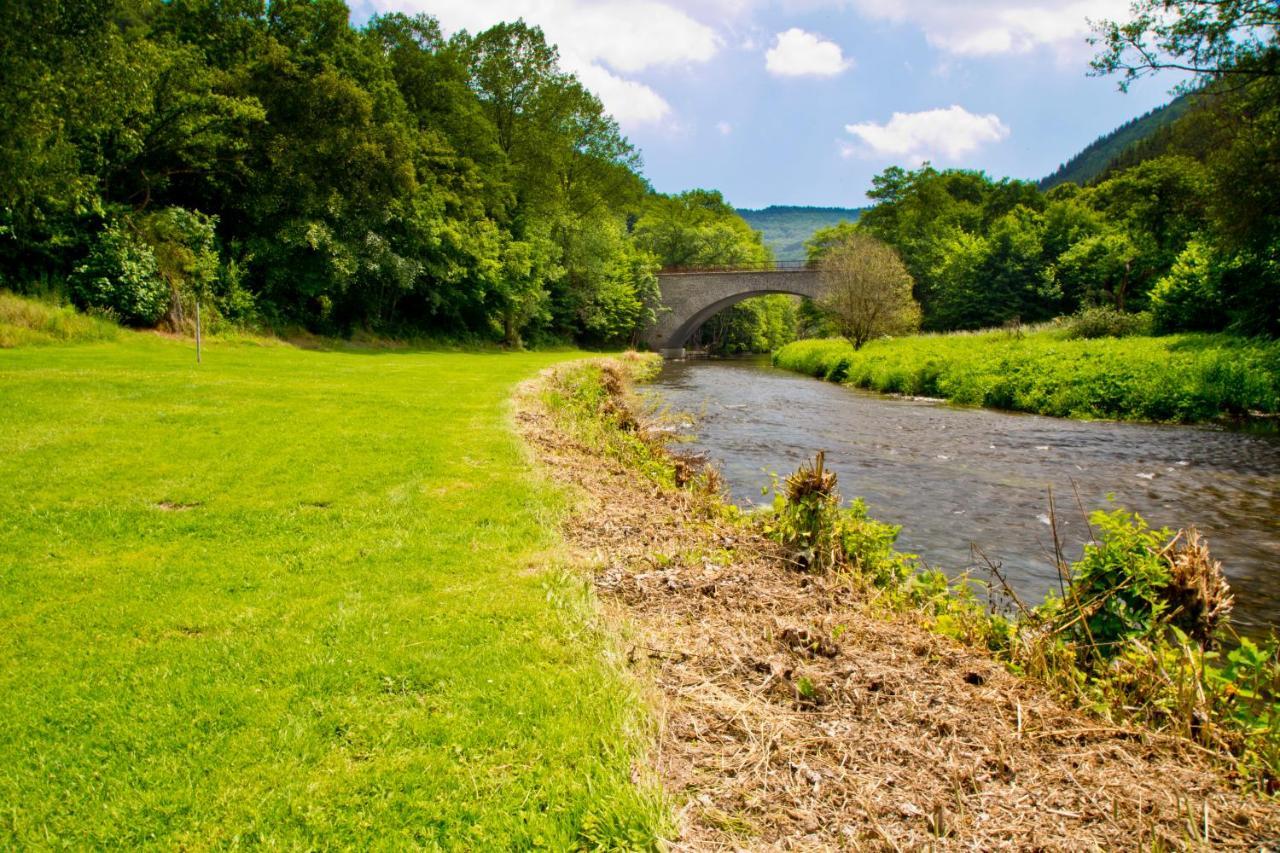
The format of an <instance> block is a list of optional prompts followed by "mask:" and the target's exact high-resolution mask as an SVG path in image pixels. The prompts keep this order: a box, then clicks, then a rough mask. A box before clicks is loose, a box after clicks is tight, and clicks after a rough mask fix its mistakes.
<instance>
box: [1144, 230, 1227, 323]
mask: <svg viewBox="0 0 1280 853" xmlns="http://www.w3.org/2000/svg"><path fill="white" fill-rule="evenodd" d="M1151 315H1152V320H1153V322H1154V323H1155V326H1156V329H1157V330H1158V331H1162V332H1182V331H1212V330H1214V329H1219V328H1221V327H1222V325H1223V321H1224V319H1225V317H1224V307H1223V304H1222V268H1221V260H1220V259H1219V258H1218V257H1217V256H1216V255H1215V253H1214V251H1213V249H1212V248H1211V247H1210V246H1208V245H1206V244H1205V243H1202V242H1201V241H1199V240H1194V241H1192V242H1191V243H1188V244H1187V247H1186V248H1185V249H1184V250H1183V251H1182V254H1180V255H1179V256H1178V260H1177V262H1176V263H1174V265H1173V268H1172V269H1170V270H1169V272H1168V274H1166V275H1165V276H1164V277H1163V278H1161V279H1160V281H1158V282H1156V285H1155V287H1154V288H1153V289H1152V291H1151Z"/></svg>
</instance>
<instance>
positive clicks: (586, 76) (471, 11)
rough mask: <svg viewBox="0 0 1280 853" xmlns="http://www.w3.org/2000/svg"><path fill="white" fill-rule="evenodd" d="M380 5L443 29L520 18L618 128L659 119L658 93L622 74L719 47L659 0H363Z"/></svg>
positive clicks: (707, 30) (704, 55)
mask: <svg viewBox="0 0 1280 853" xmlns="http://www.w3.org/2000/svg"><path fill="white" fill-rule="evenodd" d="M366 2H367V5H368V6H369V7H370V8H373V9H376V10H378V11H382V12H389V11H409V12H425V13H427V14H429V15H434V16H435V17H436V18H437V19H438V20H439V21H440V24H441V26H443V27H444V28H445V30H446V31H447V32H456V31H458V30H461V29H466V30H469V31H471V32H478V31H480V30H484V29H487V28H489V27H491V26H493V25H494V24H497V23H499V22H501V21H514V20H516V19H517V18H523V19H524V20H525V21H527V22H528V23H530V24H536V25H538V26H540V27H542V29H543V32H545V33H546V36H547V41H549V42H551V43H552V44H555V45H558V46H559V48H560V60H561V63H560V64H561V65H562V66H563V67H564V69H565V70H566V71H571V72H573V73H574V74H576V75H578V78H579V79H580V80H581V81H582V83H583V85H585V86H586V87H587V88H588V89H590V90H591V91H593V92H595V93H596V95H597V96H599V98H600V100H601V101H602V102H603V103H604V105H605V109H607V110H608V111H609V113H610V114H612V115H613V117H614V118H616V119H617V120H618V123H619V124H621V125H622V126H623V127H635V126H638V125H643V124H653V123H657V122H660V121H662V120H663V119H665V118H666V117H667V116H668V115H669V114H670V112H671V106H670V104H668V103H667V101H666V99H664V98H663V97H662V96H661V95H660V94H658V93H657V92H656V91H654V90H653V89H652V88H651V87H649V86H648V85H646V84H644V83H641V82H639V81H638V80H634V79H628V78H627V77H625V76H623V75H627V74H634V73H636V72H639V71H644V70H647V69H650V68H657V67H664V66H665V67H671V66H680V65H686V64H691V63H703V62H707V61H709V60H710V59H712V58H713V57H714V56H715V55H716V54H717V53H718V52H719V51H720V49H721V47H722V42H721V38H720V36H719V35H717V33H716V32H715V30H713V29H712V28H711V27H708V26H707V25H705V24H703V23H701V22H699V21H697V20H695V19H694V18H692V17H690V16H689V15H688V14H686V13H685V12H684V11H682V10H681V9H680V8H678V7H677V6H676V5H674V4H671V3H666V2H659V0H632V2H627V1H626V0H604V1H603V2H599V0H484V2H477V0H366Z"/></svg>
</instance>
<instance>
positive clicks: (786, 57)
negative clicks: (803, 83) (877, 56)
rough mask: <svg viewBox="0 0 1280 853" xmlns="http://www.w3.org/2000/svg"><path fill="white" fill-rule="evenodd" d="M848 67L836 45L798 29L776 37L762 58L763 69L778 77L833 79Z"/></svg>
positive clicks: (793, 28)
mask: <svg viewBox="0 0 1280 853" xmlns="http://www.w3.org/2000/svg"><path fill="white" fill-rule="evenodd" d="M852 64H853V62H852V61H851V60H848V59H845V57H844V53H843V52H842V51H841V50H840V45H838V44H836V43H835V42H833V41H827V40H826V39H824V38H822V37H821V36H819V35H815V34H814V33H807V32H805V31H804V30H802V29H800V28H799V27H792V28H791V29H789V30H787V31H786V32H783V33H778V35H777V37H776V38H775V39H774V42H773V47H771V48H769V50H768V52H767V53H765V55H764V65H765V68H767V69H769V73H771V74H777V75H779V76H781V77H834V76H835V75H837V74H839V73H840V72H841V71H844V70H845V69H847V68H848V67H849V66H851V65H852Z"/></svg>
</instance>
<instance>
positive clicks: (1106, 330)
mask: <svg viewBox="0 0 1280 853" xmlns="http://www.w3.org/2000/svg"><path fill="white" fill-rule="evenodd" d="M1149 334H1151V315H1150V314H1145V313H1144V314H1131V313H1129V312H1127V311H1120V310H1118V309H1116V308H1112V307H1111V306H1109V305H1100V306H1096V307H1091V308H1081V309H1080V310H1079V311H1078V312H1077V313H1075V314H1074V315H1072V316H1071V317H1070V318H1069V319H1068V320H1067V337H1069V338H1077V339H1083V340H1088V339H1091V338H1126V337H1129V336H1130V335H1149Z"/></svg>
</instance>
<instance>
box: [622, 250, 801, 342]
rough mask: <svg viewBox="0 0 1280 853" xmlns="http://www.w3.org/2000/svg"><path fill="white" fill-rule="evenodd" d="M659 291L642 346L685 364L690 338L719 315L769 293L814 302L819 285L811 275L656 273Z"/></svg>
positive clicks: (789, 272) (775, 272)
mask: <svg viewBox="0 0 1280 853" xmlns="http://www.w3.org/2000/svg"><path fill="white" fill-rule="evenodd" d="M658 288H659V290H660V291H661V293H662V306H661V307H660V308H659V309H658V321H657V322H656V323H654V324H653V325H652V326H650V327H649V328H648V329H647V330H646V332H645V335H644V342H645V343H646V344H648V346H649V348H650V349H653V350H656V351H657V352H660V353H662V354H663V355H664V356H666V357H667V358H683V357H684V347H685V344H686V343H687V342H688V341H689V336H690V335H692V334H693V333H694V332H695V331H696V330H697V329H698V327H699V326H701V325H702V324H703V323H705V322H706V321H707V320H709V319H710V318H711V317H712V316H714V315H715V314H716V312H717V311H722V310H724V309H725V308H728V307H729V306H730V305H734V304H736V303H738V302H741V301H742V300H744V299H748V298H750V297H752V296H765V295H767V294H770V293H789V294H792V295H795V296H807V297H809V298H810V299H816V298H817V297H818V290H819V282H818V272H817V270H813V269H772V270H747V271H743V270H738V271H727V270H726V271H719V270H717V271H689V272H683V271H682V272H662V273H659V274H658Z"/></svg>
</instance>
